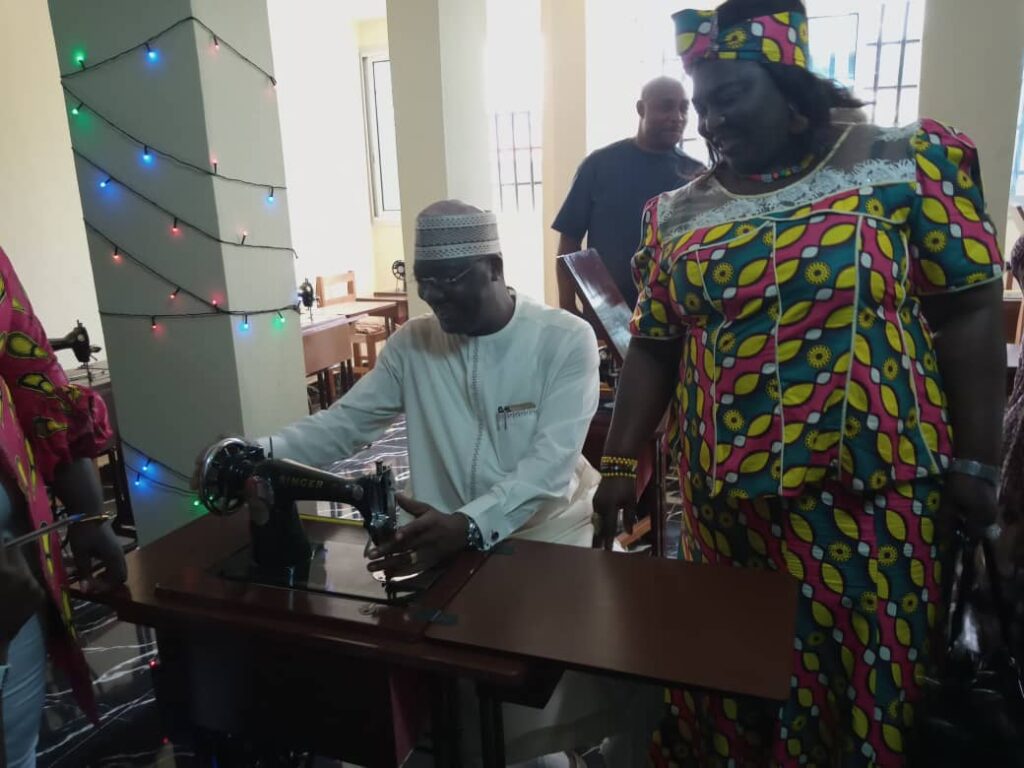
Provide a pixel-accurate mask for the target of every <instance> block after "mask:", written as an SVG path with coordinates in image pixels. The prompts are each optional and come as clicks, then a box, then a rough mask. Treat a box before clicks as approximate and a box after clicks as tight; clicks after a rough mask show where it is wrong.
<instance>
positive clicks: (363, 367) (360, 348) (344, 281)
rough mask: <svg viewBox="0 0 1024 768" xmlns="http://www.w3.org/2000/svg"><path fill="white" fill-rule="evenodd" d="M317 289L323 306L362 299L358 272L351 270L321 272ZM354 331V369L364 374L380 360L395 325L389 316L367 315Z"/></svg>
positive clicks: (357, 374) (318, 299)
mask: <svg viewBox="0 0 1024 768" xmlns="http://www.w3.org/2000/svg"><path fill="white" fill-rule="evenodd" d="M314 292H315V294H316V302H317V305H318V306H321V307H330V306H332V305H338V304H350V303H353V302H357V301H359V297H358V296H357V295H356V275H355V272H351V271H349V272H342V273H340V274H337V275H327V276H326V277H325V276H323V275H320V276H317V278H316V285H315V288H314ZM354 331H355V332H354V333H353V334H352V349H353V352H354V354H355V368H354V373H355V375H356V376H362V375H364V374H365V373H367V372H368V371H370V370H372V369H373V367H374V366H375V365H376V364H377V347H378V345H380V344H383V343H384V342H385V341H387V339H388V337H389V336H390V335H391V333H392V332H393V331H394V328H393V326H392V324H391V323H390V322H388V319H387V318H383V317H371V316H364V317H360V318H359V319H358V320H357V321H356V323H355V328H354Z"/></svg>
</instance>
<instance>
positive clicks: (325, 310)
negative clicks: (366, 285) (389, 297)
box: [313, 299, 399, 336]
mask: <svg viewBox="0 0 1024 768" xmlns="http://www.w3.org/2000/svg"><path fill="white" fill-rule="evenodd" d="M338 316H344V317H347V318H348V319H349V320H351V321H352V322H356V321H357V320H358V319H359V318H361V317H383V318H384V321H385V323H387V329H388V335H389V336H390V335H391V334H392V333H394V330H395V327H396V326H397V325H398V322H399V320H398V318H399V310H398V303H397V302H395V301H377V300H375V299H356V300H355V301H346V302H343V303H340V304H328V305H327V306H325V307H314V308H313V323H314V324H315V323H317V322H320V321H321V320H323V319H326V318H330V317H338Z"/></svg>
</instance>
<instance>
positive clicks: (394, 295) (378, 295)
mask: <svg viewBox="0 0 1024 768" xmlns="http://www.w3.org/2000/svg"><path fill="white" fill-rule="evenodd" d="M373 298H375V299H381V300H383V301H393V302H395V304H397V305H398V319H397V320H396V321H395V322H397V323H398V324H399V325H404V324H405V322H406V321H407V320H408V319H409V295H408V294H407V293H406V292H405V291H374V292H373Z"/></svg>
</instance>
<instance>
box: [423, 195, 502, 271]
mask: <svg viewBox="0 0 1024 768" xmlns="http://www.w3.org/2000/svg"><path fill="white" fill-rule="evenodd" d="M415 253H416V260H417V261H420V260H423V261H440V260H443V259H465V258H471V257H474V256H497V255H500V254H501V243H500V241H499V240H498V219H497V217H496V216H495V215H494V214H493V213H491V212H490V211H481V210H480V209H478V208H474V207H473V206H471V205H467V204H466V203H463V202H461V201H459V200H444V201H441V202H439V203H434V204H433V205H431V206H429V207H428V208H425V209H424V210H423V212H422V213H420V215H419V216H418V217H417V218H416V250H415Z"/></svg>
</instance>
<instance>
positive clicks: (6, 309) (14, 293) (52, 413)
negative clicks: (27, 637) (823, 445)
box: [0, 249, 113, 722]
mask: <svg viewBox="0 0 1024 768" xmlns="http://www.w3.org/2000/svg"><path fill="white" fill-rule="evenodd" d="M112 435H113V432H112V430H111V427H110V423H109V420H108V418H107V408H106V405H105V404H104V402H103V399H102V398H100V397H99V396H98V395H96V394H95V393H94V392H92V391H91V390H89V389H85V388H81V387H77V386H75V385H73V384H70V383H69V382H68V379H67V376H66V374H65V373H64V370H63V369H62V368H61V367H60V364H59V363H58V362H57V358H56V355H55V354H54V352H53V350H52V349H51V348H50V344H49V342H48V341H47V338H46V334H45V332H44V331H43V327H42V325H41V324H40V323H39V320H38V319H37V318H36V316H35V314H34V313H33V311H32V305H31V303H30V302H29V300H28V296H27V295H26V293H25V289H24V288H23V287H22V285H21V282H20V281H19V280H18V276H17V275H16V274H15V272H14V267H13V265H12V264H11V262H10V260H9V259H8V258H7V255H6V254H5V253H4V252H3V250H2V249H0V472H3V476H4V478H5V480H7V481H8V482H6V483H5V484H6V485H7V487H8V489H9V491H10V492H14V490H15V489H17V492H20V494H21V496H22V498H23V499H24V505H25V507H26V508H27V510H28V517H29V522H30V524H31V527H32V528H33V529H36V528H40V527H42V526H45V525H49V524H51V523H52V522H53V513H52V511H51V507H50V497H49V494H48V493H47V485H48V484H49V483H51V482H52V481H53V477H54V472H55V471H56V469H57V467H59V466H60V465H61V464H64V463H67V462H69V461H71V460H72V459H77V458H92V457H94V456H98V455H99V454H100V453H102V452H103V451H104V450H105V449H106V448H107V446H108V444H109V443H110V440H111V437H112ZM20 506H21V505H18V504H15V507H16V508H17V507H20ZM60 546H61V545H60V536H59V535H57V534H55V533H54V534H50V535H49V536H45V537H43V538H42V539H40V546H39V548H38V549H39V566H40V572H41V573H42V575H43V578H44V580H45V582H46V589H47V592H48V593H49V597H50V607H51V609H52V610H51V614H52V616H53V617H54V619H55V621H54V623H55V624H56V626H54V627H52V628H51V629H52V632H51V639H50V643H49V652H50V656H51V658H53V660H54V662H55V663H56V665H57V666H58V667H59V668H60V669H62V670H63V671H64V673H65V674H66V675H67V677H68V681H69V683H70V685H71V687H72V689H73V691H74V693H75V695H76V698H77V700H78V702H79V705H80V706H81V707H82V709H83V710H84V711H85V713H86V714H87V715H88V716H89V717H90V719H91V720H92V721H93V722H98V713H97V709H96V700H95V697H94V695H93V691H92V684H91V682H90V677H89V667H88V665H87V664H86V662H85V657H84V656H83V655H82V651H81V650H80V649H79V647H78V644H77V638H76V635H75V628H74V624H73V622H72V616H71V602H70V600H69V598H68V592H67V575H66V573H65V571H64V564H63V562H62V559H61V551H60Z"/></svg>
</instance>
